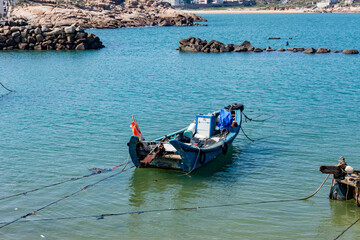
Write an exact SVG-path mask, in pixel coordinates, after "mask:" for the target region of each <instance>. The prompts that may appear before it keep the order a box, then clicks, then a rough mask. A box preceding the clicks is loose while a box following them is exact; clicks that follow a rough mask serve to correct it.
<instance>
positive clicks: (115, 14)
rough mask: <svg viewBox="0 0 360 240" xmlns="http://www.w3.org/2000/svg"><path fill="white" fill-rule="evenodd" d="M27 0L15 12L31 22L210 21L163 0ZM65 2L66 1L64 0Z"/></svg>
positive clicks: (153, 23) (119, 25) (115, 25)
mask: <svg viewBox="0 0 360 240" xmlns="http://www.w3.org/2000/svg"><path fill="white" fill-rule="evenodd" d="M44 1H45V0H37V1H36V2H35V1H26V2H25V3H23V4H22V5H21V6H18V7H15V8H14V9H13V10H12V12H11V16H13V17H16V18H26V19H28V20H29V22H32V23H36V24H42V25H54V26H66V25H72V24H75V23H76V24H78V25H80V26H81V27H83V28H123V27H143V26H198V25H200V24H198V23H196V22H197V21H206V20H205V19H204V18H202V17H199V16H197V15H195V14H186V13H183V12H182V11H179V10H175V9H173V8H172V7H171V5H170V4H169V3H167V2H162V1H161V0H142V1H139V0H125V1H118V0H88V1H77V2H78V3H80V2H84V3H85V4H84V5H83V6H78V5H71V4H70V3H69V4H68V2H66V4H65V5H62V4H61V3H63V2H62V1H54V3H51V2H46V4H45V3H43V2H44ZM64 3H65V2H64Z"/></svg>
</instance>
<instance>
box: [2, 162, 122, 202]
mask: <svg viewBox="0 0 360 240" xmlns="http://www.w3.org/2000/svg"><path fill="white" fill-rule="evenodd" d="M124 164H125V163H123V164H120V165H118V166H115V167H113V168H111V169H102V168H92V169H90V171H92V173H90V174H87V175H84V176H81V177H74V178H70V179H67V180H64V181H61V182H57V183H52V184H49V185H45V186H42V187H38V188H35V189H31V190H28V191H25V192H21V193H16V194H13V195H9V196H5V197H0V201H1V200H5V199H8V198H13V197H17V196H21V195H27V194H28V193H31V192H36V191H38V190H41V189H44V188H49V187H54V186H57V185H61V184H64V183H67V182H74V181H77V180H80V179H83V178H87V177H90V176H93V175H97V174H100V173H106V172H110V171H114V170H115V169H116V168H118V167H121V166H123V165H124Z"/></svg>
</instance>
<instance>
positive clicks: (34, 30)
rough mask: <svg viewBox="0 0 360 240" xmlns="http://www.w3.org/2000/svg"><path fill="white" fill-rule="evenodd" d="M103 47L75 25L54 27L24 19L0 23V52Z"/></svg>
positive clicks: (94, 37) (90, 34) (92, 35)
mask: <svg viewBox="0 0 360 240" xmlns="http://www.w3.org/2000/svg"><path fill="white" fill-rule="evenodd" d="M103 47H104V45H103V44H102V42H101V41H100V39H99V37H97V36H96V35H94V34H92V33H86V32H85V31H84V29H82V28H81V27H80V26H77V25H71V26H65V27H54V26H53V25H39V24H29V23H28V22H27V21H26V20H24V19H13V20H7V21H3V22H0V50H87V49H99V48H103Z"/></svg>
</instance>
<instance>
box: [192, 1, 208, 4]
mask: <svg viewBox="0 0 360 240" xmlns="http://www.w3.org/2000/svg"><path fill="white" fill-rule="evenodd" d="M194 3H195V4H208V0H194Z"/></svg>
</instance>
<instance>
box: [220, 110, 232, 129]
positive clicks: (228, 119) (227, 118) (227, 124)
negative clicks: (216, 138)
mask: <svg viewBox="0 0 360 240" xmlns="http://www.w3.org/2000/svg"><path fill="white" fill-rule="evenodd" d="M232 123H233V117H232V116H231V113H230V112H229V111H226V110H225V109H221V110H220V122H219V123H218V127H219V128H220V129H224V128H225V129H227V130H230V129H231V124H232Z"/></svg>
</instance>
